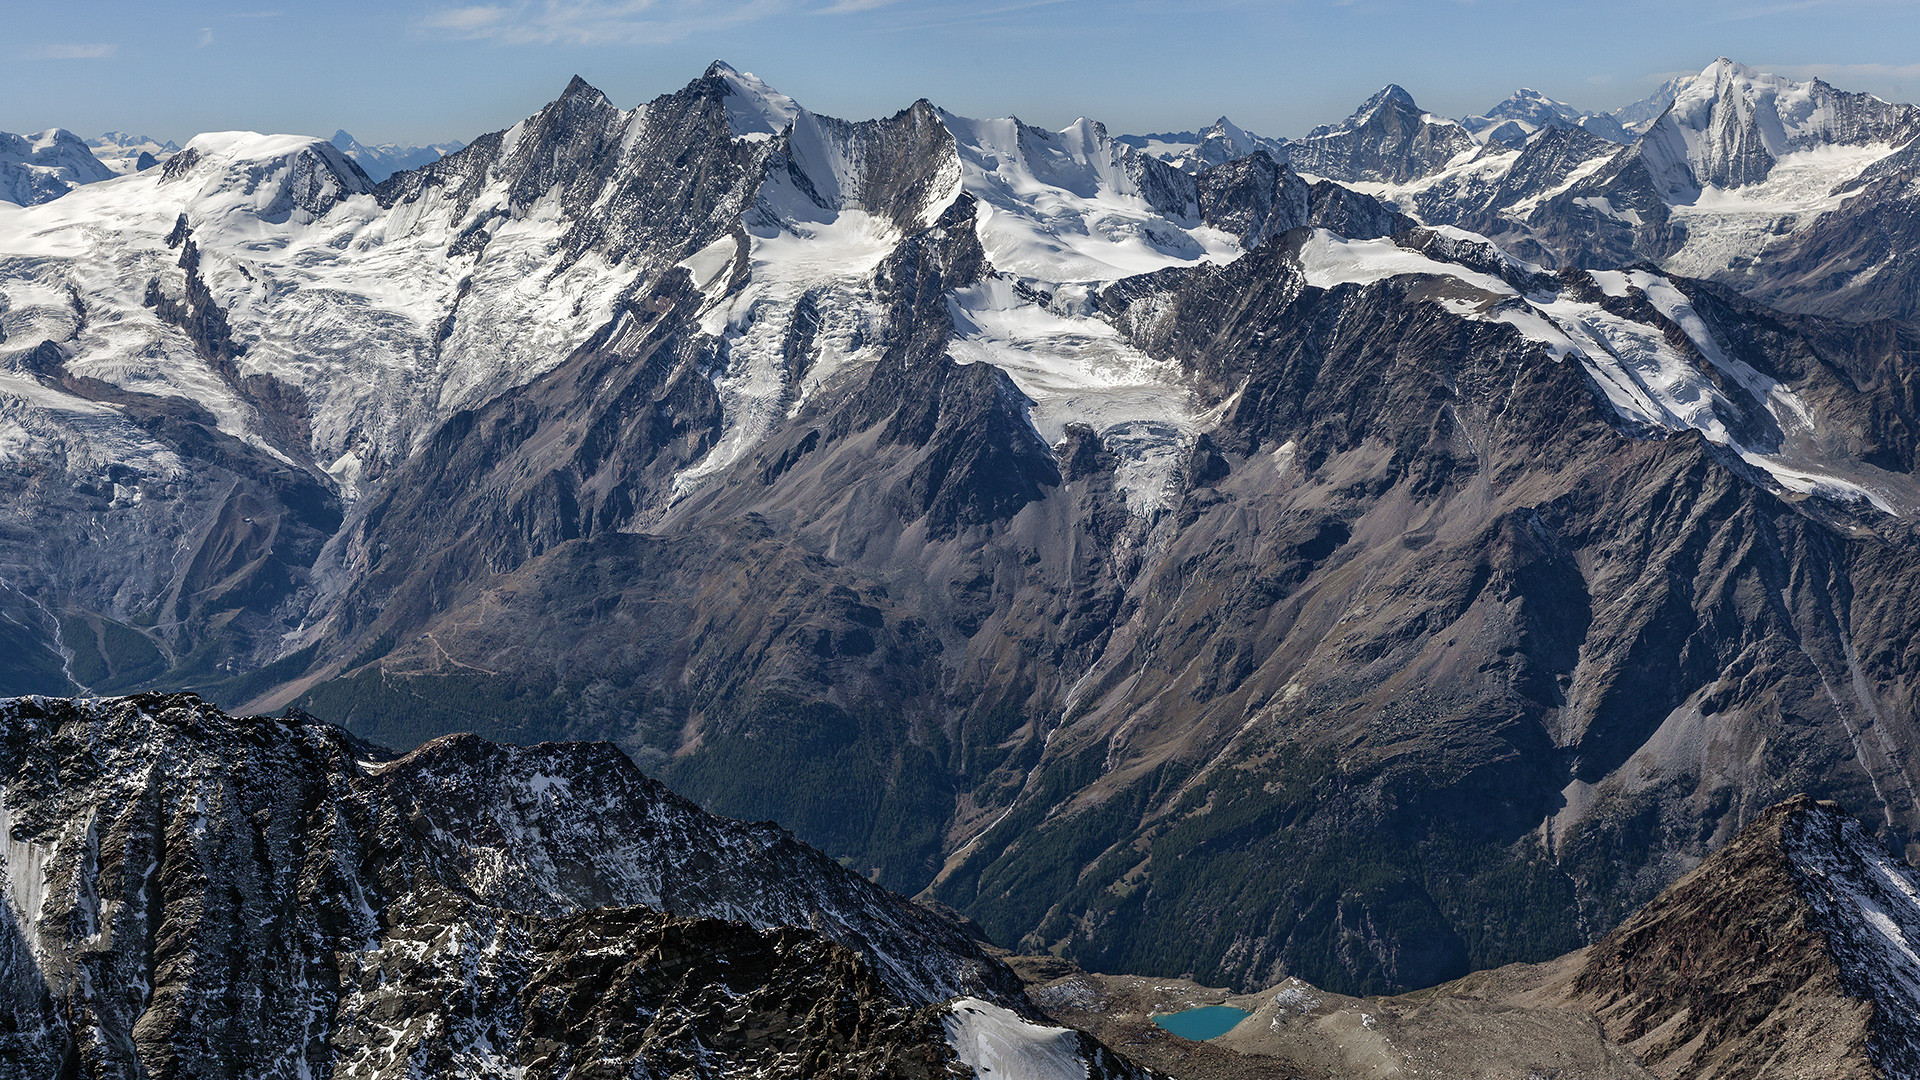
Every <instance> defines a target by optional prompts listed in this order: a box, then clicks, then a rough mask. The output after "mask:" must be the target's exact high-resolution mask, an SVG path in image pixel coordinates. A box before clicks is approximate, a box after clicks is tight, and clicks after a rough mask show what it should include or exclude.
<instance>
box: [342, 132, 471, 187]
mask: <svg viewBox="0 0 1920 1080" xmlns="http://www.w3.org/2000/svg"><path fill="white" fill-rule="evenodd" d="M331 141H332V142H333V145H335V146H337V147H339V148H340V151H341V152H342V153H344V154H346V155H347V156H348V157H350V158H352V159H353V163H354V164H355V165H358V166H360V168H361V171H363V172H365V173H366V174H367V176H368V177H370V178H371V179H372V180H373V182H374V183H376V184H377V183H379V182H380V181H382V180H385V179H386V178H387V177H389V176H392V175H393V174H394V173H397V172H406V171H408V170H409V169H418V168H420V167H421V166H422V165H428V164H431V163H433V162H435V161H438V160H440V159H441V158H443V157H445V156H446V155H448V154H451V153H453V152H454V151H455V150H458V149H460V148H461V147H463V146H465V145H467V144H466V143H463V142H461V141H459V140H458V139H456V140H454V141H452V142H443V143H433V144H432V145H429V146H412V145H408V144H404V143H381V144H380V145H378V146H367V145H365V144H364V143H362V142H361V141H360V140H358V139H356V138H354V137H353V136H351V135H349V134H347V133H346V132H345V131H336V132H334V133H333V139H332V140H331Z"/></svg>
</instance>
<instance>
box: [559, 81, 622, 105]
mask: <svg viewBox="0 0 1920 1080" xmlns="http://www.w3.org/2000/svg"><path fill="white" fill-rule="evenodd" d="M560 100H561V101H584V102H587V103H588V104H593V105H608V104H612V103H611V102H609V101H608V100H607V95H605V94H603V93H601V92H600V91H599V90H598V89H597V88H596V87H595V86H594V85H593V84H592V83H590V82H588V81H587V80H585V79H583V78H581V77H580V76H578V75H575V76H574V77H573V81H571V82H569V83H567V88H566V89H565V90H562V91H561V92H560Z"/></svg>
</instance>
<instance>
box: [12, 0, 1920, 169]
mask: <svg viewBox="0 0 1920 1080" xmlns="http://www.w3.org/2000/svg"><path fill="white" fill-rule="evenodd" d="M11 36H12V39H13V40H12V43H11V44H10V45H9V46H8V50H9V51H10V53H11V55H10V56H9V57H8V58H9V59H10V60H11V61H12V62H11V63H9V64H8V65H7V70H6V73H5V75H4V76H0V78H4V80H5V85H6V87H7V92H6V95H5V98H4V105H0V130H6V131H13V132H20V133H26V132H32V131H39V130H42V129H45V128H48V127H64V128H68V129H70V130H73V131H75V132H77V133H79V134H81V135H83V136H86V137H92V136H95V135H98V134H100V133H101V132H103V131H107V130H120V131H126V132H129V133H133V134H142V135H149V136H152V137H155V138H160V139H174V140H177V141H180V142H185V141H186V140H187V139H188V138H190V137H192V136H193V135H194V134H196V133H198V132H201V131H218V130H228V129H250V130H257V131H275V132H296V133H302V134H311V135H315V136H320V137H326V136H329V135H331V134H332V133H333V132H334V131H335V130H336V129H344V130H346V131H348V132H351V133H352V134H353V135H354V136H355V137H357V138H358V139H360V140H361V141H362V142H365V143H368V144H370V145H371V144H376V143H383V142H405V143H416V144H426V143H432V142H444V141H448V140H454V139H458V140H463V141H464V140H471V139H472V138H473V137H475V136H476V135H479V134H482V133H484V132H487V131H493V130H498V129H499V128H502V127H505V126H508V125H510V124H512V123H514V122H516V121H518V120H519V119H521V118H522V117H524V116H527V115H529V114H531V113H532V112H534V111H536V110H537V109H539V107H540V106H541V105H543V104H545V103H546V102H548V101H550V100H552V99H553V98H554V97H555V96H557V95H558V94H559V93H560V91H561V89H562V88H563V87H564V86H565V85H566V83H567V81H568V80H569V79H570V78H571V77H572V76H574V75H575V74H578V75H580V76H582V77H583V78H585V79H586V80H587V81H588V82H590V83H593V84H594V85H595V86H597V87H598V88H600V89H601V90H602V91H604V92H605V93H606V94H607V95H608V97H610V98H611V99H612V100H613V101H614V102H615V103H617V104H619V105H620V106H622V107H631V106H633V105H636V104H639V103H641V102H643V101H647V100H650V99H652V98H654V97H656V96H658V95H660V94H665V93H671V92H673V91H674V90H677V89H678V88H680V87H681V86H683V85H685V84H686V83H687V82H688V81H689V80H691V79H693V78H695V77H697V76H698V75H699V74H700V73H701V72H702V71H703V70H704V69H705V67H706V65H707V63H708V62H710V61H711V60H713V59H715V58H720V59H725V60H726V61H728V62H729V63H731V64H733V65H734V66H735V67H737V68H740V69H741V70H743V71H751V72H754V73H755V74H757V75H759V76H760V77H762V78H764V79H765V80H766V81H767V82H769V83H771V84H772V85H773V86H775V87H777V88H779V89H780V90H781V91H783V92H785V93H787V94H790V95H792V96H793V97H794V98H795V99H797V100H798V101H800V102H801V103H802V104H803V105H805V106H807V107H808V108H810V109H813V110H815V111H818V112H822V113H827V114H830V115H834V116H841V117H845V118H848V119H865V118H868V117H873V116H882V115H887V114H890V113H892V112H895V111H897V110H899V109H901V108H904V107H905V106H906V105H908V104H910V103H912V102H913V101H914V100H915V99H917V98H921V97H925V98H928V99H930V100H932V101H934V102H936V103H938V104H939V105H941V106H942V107H944V108H947V109H950V110H952V111H954V112H957V113H961V114H965V115H972V116H1005V115H1018V116H1020V117H1021V118H1022V119H1024V120H1027V121H1028V122H1030V123H1036V124H1040V125H1042V126H1046V127H1053V128H1058V127H1062V126H1064V125H1066V124H1067V123H1069V122H1071V121H1072V120H1073V119H1074V118H1075V117H1077V116H1080V115H1087V116H1090V117H1091V118H1093V119H1096V120H1099V121H1102V122H1103V123H1105V124H1106V125H1107V126H1108V128H1109V129H1110V130H1112V131H1114V132H1116V133H1122V132H1125V133H1144V132H1149V131H1179V130H1192V129H1195V128H1199V127H1204V126H1205V125H1207V124H1209V123H1211V122H1212V121H1213V119H1214V118H1215V117H1217V116H1220V115H1226V116H1229V117H1231V118H1232V119H1233V120H1234V121H1235V122H1236V123H1238V124H1240V125H1241V126H1243V127H1245V128H1247V129H1249V130H1252V131H1256V132H1259V133H1261V134H1264V135H1271V136H1276V137H1286V136H1298V135H1301V134H1304V133H1305V132H1306V131H1307V129H1309V128H1311V127H1313V126H1314V125H1316V124H1322V123H1328V122H1332V121H1336V120H1338V119H1340V118H1342V117H1344V116H1346V115H1347V114H1348V113H1349V112H1350V111H1351V110H1352V109H1353V107H1354V106H1355V105H1357V104H1358V103H1359V102H1360V101H1361V100H1363V99H1364V98H1365V97H1366V96H1367V95H1369V94H1371V93H1372V92H1373V91H1375V90H1377V89H1379V88H1380V87H1381V86H1383V85H1385V84H1387V83H1389V82H1392V83H1398V84H1400V85H1402V86H1404V87H1406V88H1407V89H1408V90H1409V91H1411V92H1412V93H1413V95H1414V97H1415V98H1416V99H1417V100H1418V101H1419V102H1420V104H1421V106H1422V107H1424V108H1426V109H1428V110H1430V111H1432V112H1435V113H1440V114H1442V115H1447V116H1456V117H1457V116H1464V115H1468V114H1472V113H1478V112H1482V111H1484V110H1486V109H1487V108H1489V107H1491V106H1492V105H1493V104H1495V103H1496V102H1498V101H1500V100H1501V99H1503V98H1505V97H1506V96H1507V95H1508V94H1511V93H1512V92H1513V91H1515V90H1517V89H1519V88H1521V87H1523V86H1525V87H1531V88H1532V89H1535V90H1538V91H1540V92H1542V93H1545V94H1547V95H1548V96H1550V97H1553V98H1557V99H1559V100H1562V101H1566V102H1568V103H1570V104H1572V105H1574V106H1576V107H1579V108H1582V109H1588V110H1594V111H1606V110H1610V109H1614V108H1618V107H1620V106H1622V105H1625V104H1628V103H1630V102H1632V101H1635V100H1638V99H1639V98H1642V97H1644V96H1646V95H1647V94H1648V93H1650V92H1652V91H1653V90H1654V89H1655V88H1656V87H1657V86H1658V85H1659V84H1660V83H1661V82H1662V81H1664V80H1665V79H1667V78H1669V77H1671V76H1673V75H1675V74H1679V73H1686V72H1697V71H1699V70H1700V69H1701V68H1703V67H1705V66H1706V65H1707V64H1709V63H1710V62H1712V61H1713V60H1714V58H1716V57H1718V56H1722V55H1725V56H1730V57H1732V58H1734V59H1735V60H1738V61H1740V62H1742V63H1745V64H1748V65H1750V66H1753V67H1756V68H1760V69H1762V70H1766V71H1771V72H1776V73H1779V74H1782V75H1788V76H1791V77H1794V78H1808V77H1811V76H1814V75H1819V76H1821V77H1824V78H1826V79H1827V80H1828V81H1829V82H1832V83H1833V84H1835V85H1836V86H1839V87H1841V88H1843V89H1848V90H1863V91H1867V92H1871V93H1874V94H1877V95H1879V96H1881V97H1883V98H1887V99H1889V100H1895V101H1914V100H1916V99H1920V62H1915V61H1916V59H1920V57H1915V56H1914V54H1912V53H1905V54H1903V53H1901V52H1899V51H1898V50H1899V46H1898V44H1897V43H1898V42H1902V41H1905V42H1913V41H1917V40H1920V5H1907V4H1902V3H1898V2H1894V0H1797V2H1785V3H1732V2H1727V0H1675V2H1665V3H1662V2H1656V0H1629V2H1621V3H1613V4H1606V5H1594V4H1562V3H1542V2H1534V3H1520V2H1516V0H1440V2H1431V3H1412V2H1409V0H1337V2H1336V0H1315V2H1286V0H1196V2H1193V3H1184V4H1179V5H1172V4H1166V3H1159V2H1146V0H1119V2H1115V3H1094V2H1092V0H1003V2H999V3H994V2H992V0H989V2H988V3H986V4H985V5H963V4H957V3H951V2H946V0H541V2H524V3H515V2H502V3H481V4H459V3H428V2H417V3H400V4H376V3H372V2H370V0H342V2H336V3H330V4H321V5H309V6H307V7H305V8H302V9H298V10H295V9H291V8H289V9H277V8H254V9H243V8H236V7H234V6H233V5H231V4H217V3H205V2H188V3H180V4H172V5H166V6H165V7H164V8H163V9H162V8H158V7H157V6H156V7H149V6H147V5H138V4H129V3H124V2H116V3H107V2H99V0H77V2H71V3H63V4H57V5H56V4H47V5H38V6H37V7H36V8H35V9H34V10H31V11H22V12H18V13H16V14H15V17H14V19H13V33H12V35H11Z"/></svg>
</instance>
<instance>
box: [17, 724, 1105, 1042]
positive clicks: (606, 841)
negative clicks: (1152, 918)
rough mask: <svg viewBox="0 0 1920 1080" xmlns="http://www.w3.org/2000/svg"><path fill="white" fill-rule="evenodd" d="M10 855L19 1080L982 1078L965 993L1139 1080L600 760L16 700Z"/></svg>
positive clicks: (607, 750) (866, 896)
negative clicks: (146, 1079)
mask: <svg viewBox="0 0 1920 1080" xmlns="http://www.w3.org/2000/svg"><path fill="white" fill-rule="evenodd" d="M0 832H4V834H5V845H6V846H5V859H4V863H3V864H0V876H4V878H5V891H4V894H3V895H0V936H3V937H4V940H3V941H0V1010H4V1011H3V1012H0V1016H3V1017H4V1021H0V1075H5V1076H10V1077H12V1076H18V1077H53V1076H55V1075H59V1076H87V1077H107V1076H129V1077H130V1076H150V1077H170V1076H182V1077H184V1076H195V1077H209V1076H233V1077H243V1076H244V1077H268V1076H285V1077H295V1076H310V1075H332V1076H336V1077H339V1076H366V1077H374V1076H422V1075H426V1076H494V1075H503V1076H504V1075H520V1073H521V1071H522V1070H525V1071H528V1072H529V1073H537V1074H538V1075H542V1076H590V1075H605V1073H604V1072H603V1071H602V1070H604V1069H605V1068H606V1067H608V1065H609V1064H611V1063H613V1062H621V1063H623V1064H621V1065H620V1066H619V1068H620V1070H621V1071H620V1075H623V1076H663V1077H664V1076H668V1075H675V1076H681V1075H689V1074H691V1075H728V1076H814V1075H823V1074H828V1073H831V1074H835V1075H851V1076H876V1077H877V1076H897V1077H943V1076H959V1075H971V1073H970V1072H969V1071H968V1070H967V1069H966V1068H965V1066H964V1064H963V1061H962V1059H961V1057H960V1056H958V1055H957V1053H956V1050H955V1048H954V1047H955V1045H957V1044H956V1043H955V1042H954V1040H953V1038H952V1037H951V1036H950V1035H949V1033H948V1027H950V1026H951V1025H952V1024H953V1023H954V1021H952V1020H951V1017H952V1011H953V1006H950V1005H949V1002H950V1001H951V1000H953V999H955V998H956V997H959V998H961V999H962V1000H963V1001H965V1002H967V1003H969V1006H970V1007H972V1008H974V1009H976V1010H978V1009H983V1008H994V1009H998V1010H1000V1011H1001V1012H1002V1013H1005V1024H1006V1025H1011V1026H1012V1027H1013V1028H1014V1029H1017V1030H1019V1031H1023V1032H1026V1033H1027V1037H1028V1038H1029V1039H1030V1040H1035V1039H1037V1040H1040V1041H1046V1040H1053V1041H1055V1042H1059V1041H1060V1040H1061V1039H1065V1040H1066V1042H1065V1043H1063V1044H1062V1045H1064V1046H1065V1047H1066V1048H1067V1050H1066V1052H1067V1053H1068V1056H1069V1057H1070V1058H1072V1059H1073V1060H1079V1061H1081V1067H1082V1068H1083V1069H1086V1068H1088V1067H1091V1068H1092V1069H1093V1075H1113V1076H1122V1075H1127V1076H1130V1075H1137V1073H1136V1072H1135V1071H1133V1070H1131V1069H1130V1067H1128V1066H1126V1065H1125V1064H1124V1063H1122V1062H1119V1061H1118V1060H1117V1059H1114V1058H1113V1057H1112V1056H1111V1055H1110V1054H1106V1052H1105V1051H1104V1050H1102V1049H1101V1048H1100V1047H1099V1046H1098V1044H1096V1043H1093V1042H1092V1041H1091V1040H1085V1039H1084V1038H1083V1037H1081V1036H1078V1035H1075V1034H1073V1033H1062V1034H1060V1035H1058V1036H1056V1035H1052V1034H1048V1032H1049V1031H1050V1030H1051V1029H1046V1028H1044V1027H1038V1028H1036V1027H1034V1026H1033V1024H1032V1023H1031V1017H1033V1016H1034V1014H1033V1013H1032V1011H1031V1010H1030V1009H1028V1008H1027V1007H1026V1006H1025V1005H1024V1004H1023V1002H1022V1000H1021V999H1020V997H1019V994H1018V984H1017V982H1016V981H1015V980H1014V978H1013V977H1012V975H1011V973H1009V972H1008V971H1007V970H1006V968H1005V967H1004V966H1002V965H1001V964H1000V963H998V962H997V961H994V960H992V959H990V958H988V957H987V956H985V955H984V954H982V953H981V952H980V951H979V950H978V948H976V947H975V946H974V945H973V944H972V943H971V942H969V941H968V940H967V939H966V938H964V937H962V936H961V935H960V934H959V933H957V932H956V931H954V930H953V929H951V928H950V927H949V926H948V924H946V923H944V922H942V921H940V920H939V919H936V918H934V917H933V916H931V915H929V914H927V913H926V912H925V911H923V910H921V909H919V908H917V907H916V906H914V905H912V904H911V903H909V902H907V901H905V900H903V899H901V898H899V897H897V896H893V895H892V894H889V893H886V892H885V891H884V890H881V889H879V888H878V887H876V886H873V885H871V884H869V883H867V882H866V881H864V880H862V879H860V878H859V877H857V876H855V875H853V874H850V873H848V872H846V871H844V870H842V869H841V868H839V867H838V866H836V865H834V864H833V863H832V862H831V861H829V860H827V859H826V858H825V857H823V856H821V855H820V854H819V853H818V852H815V851H813V850H811V849H808V848H805V847H803V846H802V845H800V844H798V843H796V842H795V841H794V840H793V838H792V837H791V836H790V835H788V834H786V833H784V832H782V831H780V830H779V829H777V828H774V827H773V826H771V825H744V824H741V823H738V822H730V821H723V820H721V819H716V818H713V817H710V816H708V815H706V814H704V813H702V812H701V811H699V810H698V809H697V808H695V807H693V806H692V805H691V804H688V803H686V802H685V801H683V800H680V799H679V798H677V797H676V796H674V795H672V794H671V793H669V792H667V791H666V790H665V789H663V788H661V787H660V786H659V785H658V784H656V783H654V782H653V781H651V780H648V779H646V778H645V777H643V776H641V775H640V774H639V773H638V771H637V770H635V769H634V768H633V766H632V764H631V763H630V762H629V761H627V760H626V758H624V757H623V756H622V755H620V754H619V752H618V751H616V750H613V749H612V748H611V747H605V746H590V745H582V744H570V745H563V746H562V745H548V746H536V747H529V748H525V749H510V748H505V747H499V746H494V745H491V744H486V743H483V742H481V741H480V740H478V739H474V738H472V737H456V738H451V739H445V740H440V741H438V742H435V743H433V744H430V745H428V746H426V747H422V748H421V749H419V750H417V751H415V752H414V753H412V754H409V755H406V756H404V757H398V758H396V757H393V756H392V755H390V754H387V753H385V752H383V751H379V750H377V749H376V748H374V747H371V746H369V745H368V744H366V743H362V742H360V741H358V740H356V739H354V738H352V737H351V736H349V735H347V734H346V733H345V732H344V731H341V730H340V729H338V728H332V727H329V726H327V725H324V724H320V723H317V722H315V721H312V720H311V719H310V718H305V717H299V716H293V717H289V718H287V719H281V720H274V719H267V718H263V717H255V718H248V719H234V718H230V717H227V716H225V715H224V714H222V713H220V712H218V711H217V710H215V709H213V708H212V707H210V706H208V705H206V704H204V703H202V702H200V701H198V700H197V699H194V698H192V697H190V696H165V695H144V696H139V697H133V698H122V699H97V700H92V701H83V702H74V701H65V700H55V699H45V698H25V699H15V700H12V701H8V702H5V703H0ZM669 911H671V912H672V913H671V914H670V913H669ZM996 1003H997V1004H996ZM1074 1055H1080V1056H1079V1057H1075V1056H1074ZM1103 1055H1104V1056H1103ZM689 1070H690V1071H691V1072H689Z"/></svg>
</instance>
